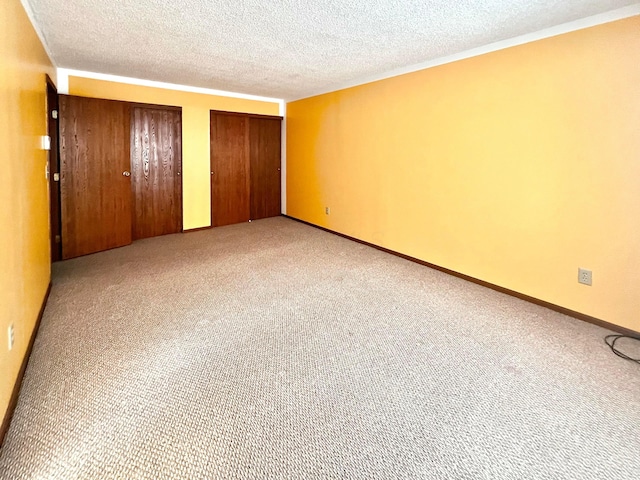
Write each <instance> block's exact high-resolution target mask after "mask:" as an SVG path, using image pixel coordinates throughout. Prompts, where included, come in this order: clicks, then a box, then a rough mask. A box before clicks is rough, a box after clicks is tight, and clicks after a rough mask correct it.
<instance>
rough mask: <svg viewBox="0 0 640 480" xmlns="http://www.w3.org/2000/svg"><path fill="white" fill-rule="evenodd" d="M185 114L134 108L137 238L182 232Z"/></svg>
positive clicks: (133, 186)
mask: <svg viewBox="0 0 640 480" xmlns="http://www.w3.org/2000/svg"><path fill="white" fill-rule="evenodd" d="M181 135H182V115H181V111H180V110H179V109H167V108H160V107H158V108H156V107H146V106H145V107H137V106H136V107H134V108H133V110H132V115H131V193H132V199H133V208H132V234H133V239H134V240H137V239H140V238H147V237H155V236H158V235H165V234H168V233H177V232H180V231H182V145H181V144H182V141H181Z"/></svg>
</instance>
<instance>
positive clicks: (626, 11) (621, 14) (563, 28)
mask: <svg viewBox="0 0 640 480" xmlns="http://www.w3.org/2000/svg"><path fill="white" fill-rule="evenodd" d="M636 15H640V3H636V4H634V5H629V6H627V7H623V8H619V9H617V10H611V11H610V12H606V13H601V14H598V15H593V16H591V17H586V18H583V19H580V20H574V21H572V22H568V23H563V24H561V25H556V26H555V27H550V28H545V29H543V30H539V31H537V32H534V33H528V34H526V35H521V36H519V37H514V38H510V39H508V40H501V41H499V42H495V43H490V44H488V45H484V46H482V47H477V48H472V49H470V50H466V51H464V52H460V53H456V54H454V55H449V56H446V57H441V58H436V59H435V60H429V61H426V62H422V63H417V64H414V65H409V66H407V67H401V68H397V69H394V70H391V71H389V72H386V73H380V74H376V75H371V76H367V77H361V78H357V79H354V80H352V81H349V82H346V83H342V84H339V85H334V86H332V87H330V88H329V89H325V90H322V91H319V92H317V93H314V94H312V95H305V96H303V97H298V98H292V99H287V102H294V101H296V100H302V99H304V98H311V97H316V96H318V95H323V94H325V93H331V92H336V91H338V90H344V89H346V88H351V87H357V86H359V85H364V84H366V83H372V82H377V81H379V80H384V79H386V78H392V77H397V76H400V75H405V74H407V73H412V72H417V71H419V70H425V69H427V68H432V67H437V66H439V65H444V64H447V63H452V62H456V61H458V60H464V59H465V58H471V57H477V56H479V55H484V54H485V53H491V52H495V51H498V50H504V49H505V48H509V47H515V46H517V45H523V44H525V43H531V42H535V41H537V40H542V39H545V38H549V37H555V36H557V35H562V34H563V33H569V32H574V31H576V30H582V29H585V28H589V27H594V26H596V25H602V24H604V23H610V22H614V21H616V20H622V19H624V18H629V17H633V16H636Z"/></svg>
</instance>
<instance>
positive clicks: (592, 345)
mask: <svg viewBox="0 0 640 480" xmlns="http://www.w3.org/2000/svg"><path fill="white" fill-rule="evenodd" d="M606 333H607V331H606V330H603V329H601V328H598V327H595V326H591V325H588V324H585V323H582V322H580V321H577V320H574V319H571V318H569V317H566V316H563V315H560V314H557V313H554V312H551V311H549V310H546V309H544V308H541V307H537V306H535V305H532V304H529V303H526V302H523V301H520V300H517V299H514V298H511V297H508V296H506V295H503V294H500V293H497V292H494V291H491V290H488V289H485V288H483V287H480V286H477V285H474V284H471V283H468V282H465V281H463V280H460V279H457V278H454V277H451V276H448V275H446V274H443V273H440V272H437V271H434V270H431V269H429V268H426V267H423V266H420V265H417V264H414V263H411V262H408V261H405V260H402V259H399V258H397V257H394V256H391V255H388V254H385V253H382V252H379V251H377V250H374V249H372V248H369V247H366V246H363V245H360V244H357V243H354V242H351V241H349V240H346V239H343V238H340V237H337V236H335V235H331V234H328V233H325V232H322V231H320V230H317V229H314V228H312V227H309V226H306V225H302V224H299V223H297V222H294V221H292V220H288V219H285V218H273V219H267V220H261V221H257V222H253V223H250V224H242V225H235V226H230V227H223V228H218V229H213V230H208V231H202V232H195V233H189V234H178V235H171V236H166V237H161V238H153V239H148V240H143V241H138V242H135V243H134V244H133V245H131V246H128V247H125V248H121V249H117V250H112V251H108V252H103V253H99V254H95V255H91V256H87V257H83V258H78V259H75V260H70V261H66V262H63V263H61V264H57V265H56V266H55V271H54V276H53V290H52V293H51V297H50V299H49V303H48V305H47V308H46V311H45V315H44V318H43V321H42V326H41V330H40V333H39V335H38V337H37V339H36V342H35V346H34V350H33V355H32V358H31V361H30V363H29V367H28V370H27V373H26V376H25V380H24V386H23V389H22V393H21V396H20V400H19V404H18V407H17V409H16V412H15V416H14V418H13V422H12V424H11V428H10V430H9V433H8V436H7V438H6V442H5V445H4V447H3V449H2V451H1V452H0V472H1V473H0V478H2V479H12V480H14V479H94V478H95V479H111V478H121V479H142V478H144V479H197V478H224V479H226V478H229V479H236V478H238V479H245V478H246V479H251V478H300V479H307V478H354V479H365V478H366V479H368V478H380V479H391V478H433V479H440V478H442V479H474V480H475V479H564V478H575V479H597V480H603V479H630V480H631V479H635V480H637V479H638V478H640V428H639V427H640V368H638V365H636V364H633V363H631V362H626V361H624V360H622V359H620V358H618V357H616V356H614V355H613V354H612V353H611V352H610V351H609V349H608V347H607V346H606V345H605V344H604V343H603V341H602V338H603V336H604V335H605V334H606Z"/></svg>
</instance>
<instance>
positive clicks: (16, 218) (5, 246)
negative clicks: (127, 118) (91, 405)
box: [0, 0, 55, 421]
mask: <svg viewBox="0 0 640 480" xmlns="http://www.w3.org/2000/svg"><path fill="white" fill-rule="evenodd" d="M46 73H48V74H49V75H50V76H51V77H52V78H55V76H54V69H53V67H52V65H51V62H50V61H49V58H48V57H47V54H46V53H45V51H44V49H43V47H42V44H41V43H40V40H39V39H38V37H37V35H36V33H35V31H34V30H33V27H32V26H31V23H30V22H29V19H28V17H27V15H26V13H25V12H24V10H23V8H22V5H21V4H20V1H19V0H5V1H3V2H2V4H1V5H0V107H1V108H0V145H2V169H1V170H0V421H1V419H2V418H4V415H5V413H6V410H7V406H8V404H9V399H10V396H11V392H12V391H13V387H14V384H15V382H16V378H17V375H18V371H19V370H20V365H21V364H22V360H23V358H24V356H25V353H26V350H27V345H28V343H29V339H30V338H31V334H32V332H33V329H34V327H35V322H36V319H37V316H38V311H39V310H40V306H41V305H42V301H43V299H44V295H45V292H46V290H47V286H48V284H49V280H50V264H51V262H50V256H49V255H50V250H49V200H48V187H47V180H46V178H45V166H46V163H47V153H46V152H45V151H44V150H41V149H40V136H41V135H46V134H47V125H46V120H47V113H46V95H45V93H46V79H45V78H46V77H45V74H46ZM11 323H13V325H14V329H15V334H14V338H15V344H14V347H13V349H12V350H11V351H9V350H8V339H7V330H8V327H9V325H10V324H11Z"/></svg>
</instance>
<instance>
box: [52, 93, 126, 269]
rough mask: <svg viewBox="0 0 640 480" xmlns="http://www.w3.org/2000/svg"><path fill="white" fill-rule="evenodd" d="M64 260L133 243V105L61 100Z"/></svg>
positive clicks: (95, 100)
mask: <svg viewBox="0 0 640 480" xmlns="http://www.w3.org/2000/svg"><path fill="white" fill-rule="evenodd" d="M59 104H60V115H59V129H60V173H61V178H60V192H61V207H62V212H61V217H62V255H63V258H65V259H67V258H72V257H77V256H80V255H86V254H88V253H94V252H98V251H101V250H107V249H109V248H114V247H120V246H123V245H127V244H129V243H131V183H130V177H126V176H123V175H122V173H123V172H125V171H128V170H129V165H130V163H129V162H130V159H129V125H130V110H129V105H128V104H127V103H124V102H116V101H112V100H101V99H95V98H83V97H73V96H67V95H61V96H60V100H59Z"/></svg>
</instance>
